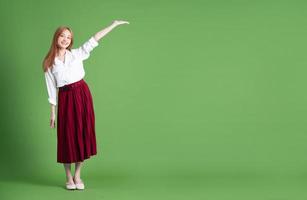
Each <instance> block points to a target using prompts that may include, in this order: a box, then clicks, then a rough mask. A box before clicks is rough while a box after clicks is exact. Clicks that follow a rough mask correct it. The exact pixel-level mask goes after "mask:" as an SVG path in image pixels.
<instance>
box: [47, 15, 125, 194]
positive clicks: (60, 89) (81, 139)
mask: <svg viewBox="0 0 307 200" xmlns="http://www.w3.org/2000/svg"><path fill="white" fill-rule="evenodd" d="M122 24H129V22H127V21H122V20H115V21H113V23H112V24H111V25H109V26H108V27H106V28H104V29H102V30H101V31H99V32H97V33H96V34H95V35H93V36H92V37H91V38H90V39H89V40H88V41H86V42H85V43H84V44H83V45H82V46H80V47H79V48H76V49H72V45H73V39H74V38H73V32H72V30H71V29H70V28H69V27H66V26H61V27H59V28H58V29H57V30H56V31H55V33H54V36H53V41H52V44H51V47H50V50H49V52H48V54H47V55H46V57H45V59H44V62H43V70H44V73H45V80H46V86H47V92H48V96H49V98H48V101H49V103H50V104H51V116H50V127H51V128H54V127H55V107H56V106H57V162H58V163H63V164H64V169H65V173H66V188H67V189H69V190H70V189H81V190H82V189H84V182H83V181H82V179H81V165H82V162H83V161H84V160H85V159H88V158H89V157H90V156H93V155H96V154H97V149H96V136H95V114H94V107H93V100H92V95H91V92H90V90H89V87H88V85H87V83H86V82H85V81H84V79H83V78H84V76H85V71H84V68H83V60H85V59H87V58H88V57H89V56H90V52H91V51H92V50H93V49H94V48H95V47H96V46H98V45H99V43H98V42H99V40H100V39H101V38H103V37H104V36H105V35H106V34H108V33H109V32H110V31H111V30H112V29H113V28H115V27H116V26H119V25H122ZM71 163H75V174H74V176H72V174H71Z"/></svg>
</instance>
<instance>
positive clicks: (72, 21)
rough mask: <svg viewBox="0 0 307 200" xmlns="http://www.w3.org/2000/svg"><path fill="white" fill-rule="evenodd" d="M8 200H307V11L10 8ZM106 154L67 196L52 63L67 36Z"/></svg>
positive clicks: (146, 1) (52, 4) (4, 115)
mask: <svg viewBox="0 0 307 200" xmlns="http://www.w3.org/2000/svg"><path fill="white" fill-rule="evenodd" d="M0 2H1V3H0V21H1V28H0V34H1V48H0V53H1V54H0V55H1V59H0V67H1V73H0V78H1V85H0V89H1V98H0V109H1V117H0V125H1V140H0V152H1V165H0V177H1V180H0V195H1V196H0V198H1V199H21V198H22V199H42V198H45V199H46V198H47V197H50V198H53V199H54V198H57V199H84V198H89V199H116V200H121V199H133V200H137V199H142V200H144V199H146V200H147V199H176V200H178V199H210V200H219V199H236V200H240V199H244V200H246V199H248V200H253V199H262V200H265V199H270V200H272V199H274V200H277V199H282V200H285V199H291V200H294V199H306V198H307V191H306V187H307V181H306V180H307V171H306V170H307V156H306V152H307V145H306V141H307V135H306V132H307V127H306V119H307V118H306V117H307V116H306V115H307V107H306V102H307V95H306V87H305V86H306V83H307V80H306V74H307V69H306V66H307V60H306V51H307V50H306V46H307V40H306V34H307V28H306V22H307V21H306V17H307V12H306V9H307V2H306V1H290V0H289V1H283V0H280V1H278V0H267V1H264V0H260V1H248V0H246V1H244V0H233V1H230V0H217V1H213V0H211V1H209V0H208V1H205V0H190V1H179V0H177V1H175V0H168V1H162V0H155V1H153V0H152V1H151V0H143V1H141V0H125V1H124V0H122V1H119V0H112V1H111V0H109V1H104V0H92V1H91V0H87V1H85V0H84V1H80V0H78V1H77V0H74V1H72V0H66V1H59V0H54V1H38V0H37V1H35V0H27V1H21V0H20V1H17V0H10V1H8V0H1V1H0ZM116 19H122V20H127V21H129V22H130V24H129V25H122V26H118V27H116V28H115V29H114V30H112V31H111V32H110V33H109V34H108V35H107V36H105V37H104V38H103V39H102V40H101V41H100V44H99V46H98V47H97V48H95V49H94V50H93V52H92V53H91V56H90V58H89V59H88V60H86V61H85V63H84V64H85V71H86V76H85V80H86V81H87V83H88V85H89V87H90V90H91V92H92V95H93V101H94V108H95V116H96V137H97V146H98V154H97V156H94V157H91V158H90V159H89V160H86V161H85V162H84V165H83V168H82V176H81V178H83V180H84V182H85V187H86V189H85V190H84V191H82V192H81V191H73V192H68V191H66V190H65V189H64V183H65V181H66V180H65V174H64V167H63V165H61V164H58V163H56V130H55V129H51V128H50V127H49V116H50V105H49V103H48V101H47V90H46V85H45V80H44V76H43V71H42V67H41V63H42V60H43V58H44V56H45V55H46V53H47V51H48V49H49V47H50V43H51V39H52V36H53V33H54V31H55V29H56V28H57V27H58V26H60V25H67V26H70V27H71V28H72V30H73V32H74V35H75V45H74V47H78V46H79V45H81V44H82V43H83V42H85V41H86V40H87V39H89V37H91V36H92V35H93V34H94V33H96V32H97V31H99V30H101V29H102V28H104V27H106V26H108V25H110V24H111V22H112V21H113V20H116Z"/></svg>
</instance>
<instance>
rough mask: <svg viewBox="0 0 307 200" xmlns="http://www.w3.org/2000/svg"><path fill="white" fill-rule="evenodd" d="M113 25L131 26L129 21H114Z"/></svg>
mask: <svg viewBox="0 0 307 200" xmlns="http://www.w3.org/2000/svg"><path fill="white" fill-rule="evenodd" d="M113 24H114V25H116V26H118V25H121V24H129V22H128V21H123V20H114V21H113Z"/></svg>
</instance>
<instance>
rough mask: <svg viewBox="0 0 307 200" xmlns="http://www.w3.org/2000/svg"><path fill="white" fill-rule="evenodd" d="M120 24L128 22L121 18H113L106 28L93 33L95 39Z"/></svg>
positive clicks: (97, 39)
mask: <svg viewBox="0 0 307 200" xmlns="http://www.w3.org/2000/svg"><path fill="white" fill-rule="evenodd" d="M122 24H129V22H127V21H122V20H114V21H113V22H112V24H111V25H109V26H107V27H106V28H104V29H102V30H101V31H99V32H97V33H96V34H95V35H94V38H95V40H96V41H97V42H98V41H99V40H100V39H101V38H103V37H104V36H105V35H107V34H108V33H109V32H110V31H111V30H112V29H113V28H115V27H116V26H118V25H122Z"/></svg>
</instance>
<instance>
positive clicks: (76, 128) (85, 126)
mask: <svg viewBox="0 0 307 200" xmlns="http://www.w3.org/2000/svg"><path fill="white" fill-rule="evenodd" d="M96 154H97V147H96V135H95V114H94V107H93V100H92V95H91V92H90V90H89V87H88V85H87V83H86V82H85V81H84V80H83V79H81V80H80V81H77V82H75V83H71V84H68V85H65V86H63V87H60V88H59V93H58V113H57V162H58V163H75V162H82V161H84V160H85V159H88V158H89V157H90V156H93V155H96Z"/></svg>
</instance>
